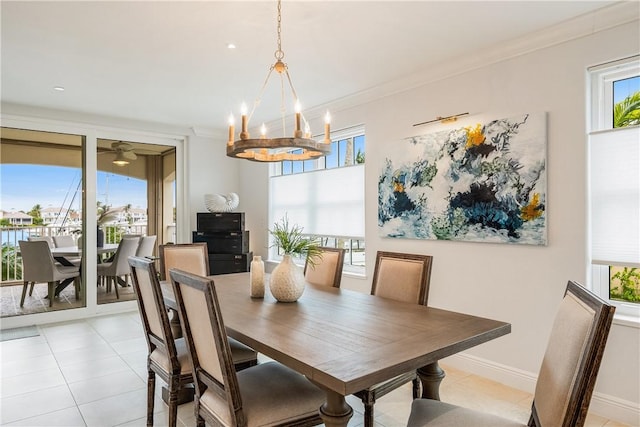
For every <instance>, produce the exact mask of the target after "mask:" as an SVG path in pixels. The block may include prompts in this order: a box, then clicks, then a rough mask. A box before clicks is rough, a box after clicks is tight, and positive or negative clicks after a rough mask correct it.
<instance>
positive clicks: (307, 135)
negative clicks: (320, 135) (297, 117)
mask: <svg viewBox="0 0 640 427" xmlns="http://www.w3.org/2000/svg"><path fill="white" fill-rule="evenodd" d="M304 137H305V138H311V127H309V123H308V122H306V123H305V124H304Z"/></svg>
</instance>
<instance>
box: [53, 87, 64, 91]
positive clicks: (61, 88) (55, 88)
mask: <svg viewBox="0 0 640 427" xmlns="http://www.w3.org/2000/svg"><path fill="white" fill-rule="evenodd" d="M53 90H57V91H58V92H64V88H63V87H62V86H55V87H54V88H53Z"/></svg>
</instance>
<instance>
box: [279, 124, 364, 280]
mask: <svg viewBox="0 0 640 427" xmlns="http://www.w3.org/2000/svg"><path fill="white" fill-rule="evenodd" d="M331 145H332V147H331V154H329V155H328V156H326V157H321V158H319V159H315V160H306V161H283V162H280V163H274V164H273V165H272V170H271V178H270V193H269V194H270V196H269V203H270V205H269V218H270V223H271V224H273V223H275V222H277V221H279V220H280V219H281V218H283V217H284V216H285V215H286V216H287V217H288V219H289V221H290V222H291V223H292V224H297V225H299V226H301V227H303V229H304V233H305V234H307V235H309V236H314V237H317V238H318V239H320V241H321V245H322V246H329V247H341V248H344V249H346V254H345V267H344V271H352V272H358V273H364V244H365V242H364V159H365V155H364V153H365V134H364V128H363V127H357V128H351V129H349V130H347V131H342V132H334V134H333V135H332V142H331ZM279 257H280V256H279V254H278V253H277V251H276V250H275V248H274V249H273V251H272V252H271V253H270V258H272V259H279ZM300 261H302V260H300Z"/></svg>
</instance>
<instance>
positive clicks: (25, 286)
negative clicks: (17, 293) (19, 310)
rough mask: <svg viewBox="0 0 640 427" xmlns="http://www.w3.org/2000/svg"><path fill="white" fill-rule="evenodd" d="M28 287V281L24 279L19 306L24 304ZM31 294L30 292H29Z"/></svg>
mask: <svg viewBox="0 0 640 427" xmlns="http://www.w3.org/2000/svg"><path fill="white" fill-rule="evenodd" d="M31 286H32V287H31V289H33V285H31ZM28 287H29V282H27V281H25V282H24V285H23V286H22V297H21V298H20V307H22V306H23V305H24V297H25V296H27V288H28ZM29 296H31V294H29Z"/></svg>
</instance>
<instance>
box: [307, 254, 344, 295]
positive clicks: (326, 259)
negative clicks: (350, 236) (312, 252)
mask: <svg viewBox="0 0 640 427" xmlns="http://www.w3.org/2000/svg"><path fill="white" fill-rule="evenodd" d="M320 250H321V252H322V255H321V258H320V259H319V260H318V261H317V262H316V263H315V264H314V265H312V263H310V262H309V258H307V260H306V262H305V264H304V278H305V279H306V281H307V282H309V283H313V284H314V285H322V286H333V287H334V288H339V287H340V282H341V281H342V267H343V266H344V252H345V251H344V249H342V248H340V249H339V248H325V247H322V248H320Z"/></svg>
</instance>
